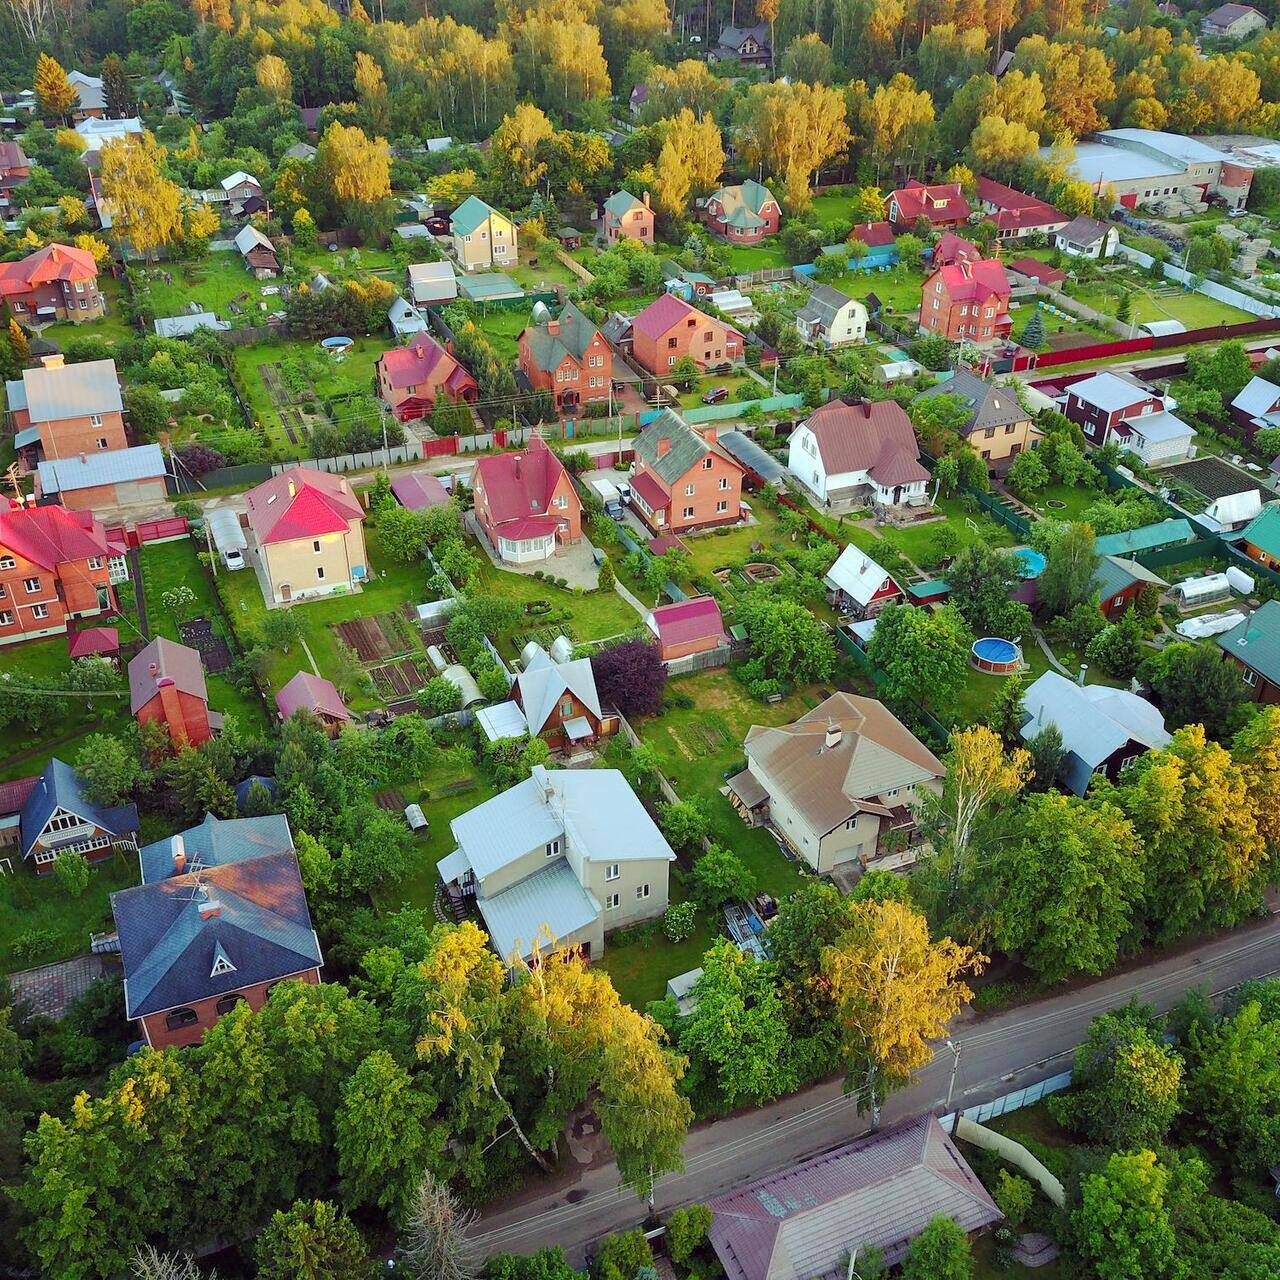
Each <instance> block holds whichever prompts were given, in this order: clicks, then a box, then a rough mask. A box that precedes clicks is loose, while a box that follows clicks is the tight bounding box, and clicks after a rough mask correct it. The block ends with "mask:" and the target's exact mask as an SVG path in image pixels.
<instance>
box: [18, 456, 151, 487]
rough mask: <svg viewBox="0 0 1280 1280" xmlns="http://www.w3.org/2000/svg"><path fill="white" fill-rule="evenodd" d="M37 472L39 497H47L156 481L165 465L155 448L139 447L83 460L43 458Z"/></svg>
mask: <svg viewBox="0 0 1280 1280" xmlns="http://www.w3.org/2000/svg"><path fill="white" fill-rule="evenodd" d="M37 470H38V472H39V476H40V491H41V493H44V494H51V493H74V492H75V491H76V490H77V489H93V488H96V487H97V486H98V485H104V484H128V483H130V482H131V481H134V480H156V479H160V478H162V477H163V476H164V474H165V465H164V454H163V453H161V452H160V446H159V445H158V444H139V445H134V447H133V448H131V449H112V450H109V451H108V452H106V453H91V454H87V455H86V456H85V457H84V458H78V457H77V458H45V459H43V460H42V461H41V462H40V463H39V466H38V468H37Z"/></svg>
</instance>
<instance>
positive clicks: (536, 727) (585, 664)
mask: <svg viewBox="0 0 1280 1280" xmlns="http://www.w3.org/2000/svg"><path fill="white" fill-rule="evenodd" d="M516 687H517V688H518V689H519V691H520V705H521V706H523V707H524V712H525V717H526V719H527V720H528V722H529V727H528V730H527V732H529V733H530V734H535V733H539V732H541V730H542V726H543V725H545V724H546V723H547V720H548V719H549V718H550V716H551V713H552V712H553V711H554V710H555V709H556V703H558V702H559V701H560V699H561V697H562V696H563V695H564V694H565V693H566V692H568V693H571V694H573V695H574V697H576V698H577V699H578V701H579V702H582V703H584V704H585V705H586V707H587V708H588V710H590V711H591V712H592V713H593V714H594V715H595V716H596V717H597V719H598V718H599V716H600V695H599V693H597V692H596V677H595V673H594V672H593V671H592V670H591V659H590V658H578V659H576V660H574V661H570V662H554V661H553V660H552V659H551V657H550V655H549V654H548V653H547V652H546V650H545V649H543V648H541V647H538V649H537V652H536V653H535V654H534V655H533V659H532V661H531V662H530V663H529V664H528V665H527V666H526V667H525V669H524V670H523V671H522V672H521V673H520V674H519V675H518V676H517V677H516Z"/></svg>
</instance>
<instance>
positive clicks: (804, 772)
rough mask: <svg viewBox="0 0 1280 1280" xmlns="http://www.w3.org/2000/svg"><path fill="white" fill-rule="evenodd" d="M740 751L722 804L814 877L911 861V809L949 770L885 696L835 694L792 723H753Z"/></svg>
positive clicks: (913, 854)
mask: <svg viewBox="0 0 1280 1280" xmlns="http://www.w3.org/2000/svg"><path fill="white" fill-rule="evenodd" d="M743 749H744V751H745V752H746V757H747V767H746V768H745V769H744V770H743V771H742V772H741V773H739V774H735V775H734V776H733V777H732V778H730V779H729V802H730V803H731V804H732V805H733V807H734V808H735V809H737V810H738V812H739V813H740V814H742V816H743V817H744V818H745V820H746V821H747V823H748V824H749V825H751V826H762V825H767V826H769V827H770V828H771V829H772V830H773V831H774V832H776V833H777V835H778V837H779V839H780V840H781V841H782V842H783V844H784V845H786V846H787V848H789V849H790V850H791V851H792V852H793V853H795V854H796V855H797V856H798V857H800V858H803V859H804V861H805V862H807V863H808V864H809V866H810V867H812V868H813V869H814V870H815V871H816V872H817V873H818V874H819V875H825V874H827V873H828V872H830V871H832V870H833V869H834V868H836V867H839V866H844V865H845V864H847V863H858V864H860V865H861V866H862V867H863V868H867V867H870V866H872V865H876V866H880V867H887V868H898V867H903V866H909V865H910V864H911V863H913V862H914V861H915V858H916V850H915V849H914V847H913V845H912V841H913V840H914V838H915V832H916V822H915V813H914V808H913V806H914V805H915V804H916V803H917V801H918V800H919V797H920V796H921V795H922V794H923V793H924V792H934V793H937V792H939V791H940V790H941V788H942V778H943V775H944V774H945V772H946V770H945V768H944V766H943V764H942V762H941V761H940V760H939V759H938V758H937V756H935V755H934V754H933V752H932V751H930V750H929V748H928V747H926V746H925V745H924V743H922V742H921V741H920V740H919V739H918V738H916V737H915V736H914V735H913V734H912V733H911V731H910V730H909V729H908V728H907V727H906V726H905V725H904V724H903V723H902V722H901V721H900V720H898V719H897V718H896V717H895V716H894V715H893V714H892V713H891V712H890V711H889V709H888V708H887V707H886V706H885V705H884V704H883V703H882V702H877V701H876V700H875V699H874V698H863V697H860V696H858V695H856V694H852V693H843V692H841V693H833V694H832V695H831V697H829V698H827V699H826V701H824V702H820V703H819V704H818V705H817V706H816V707H814V708H813V709H812V710H810V711H806V712H805V713H804V715H802V716H801V717H800V719H799V720H796V721H794V722H793V723H791V724H788V725H782V726H781V727H779V728H769V727H767V726H764V725H758V724H757V725H752V726H751V728H750V729H749V730H747V737H746V742H745V743H744V747H743ZM891 833H892V834H893V838H892V839H890V838H889V837H890V834H891Z"/></svg>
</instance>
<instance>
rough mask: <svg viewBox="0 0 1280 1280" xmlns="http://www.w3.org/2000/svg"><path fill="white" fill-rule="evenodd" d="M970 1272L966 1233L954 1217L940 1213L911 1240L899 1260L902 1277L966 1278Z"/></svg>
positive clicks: (924, 1279)
mask: <svg viewBox="0 0 1280 1280" xmlns="http://www.w3.org/2000/svg"><path fill="white" fill-rule="evenodd" d="M972 1275H973V1256H972V1254H971V1252H970V1249H969V1237H968V1236H966V1235H965V1233H964V1231H963V1229H962V1228H961V1227H960V1225H959V1224H958V1223H957V1222H956V1221H955V1219H954V1218H946V1217H942V1216H941V1215H939V1216H938V1217H936V1218H934V1219H933V1221H932V1222H930V1223H929V1225H928V1226H927V1227H925V1229H924V1230H923V1231H922V1232H921V1233H920V1234H919V1235H918V1236H916V1238H915V1239H914V1240H913V1241H912V1242H911V1244H910V1245H909V1246H908V1248H907V1256H906V1258H905V1259H903V1263H902V1280H970V1277H971V1276H972Z"/></svg>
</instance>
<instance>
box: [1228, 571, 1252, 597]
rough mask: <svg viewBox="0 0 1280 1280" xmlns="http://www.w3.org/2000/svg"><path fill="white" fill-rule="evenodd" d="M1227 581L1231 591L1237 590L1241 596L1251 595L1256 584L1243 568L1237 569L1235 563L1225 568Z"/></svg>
mask: <svg viewBox="0 0 1280 1280" xmlns="http://www.w3.org/2000/svg"><path fill="white" fill-rule="evenodd" d="M1227 581H1228V582H1229V583H1231V589H1232V591H1238V592H1239V593H1240V594H1241V595H1242V596H1251V595H1253V592H1254V588H1255V587H1256V586H1257V584H1256V583H1255V582H1254V580H1253V577H1252V576H1251V575H1250V574H1247V573H1245V571H1244V570H1243V569H1237V568H1236V567H1235V565H1232V566H1231V568H1229V569H1228V570H1227Z"/></svg>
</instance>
